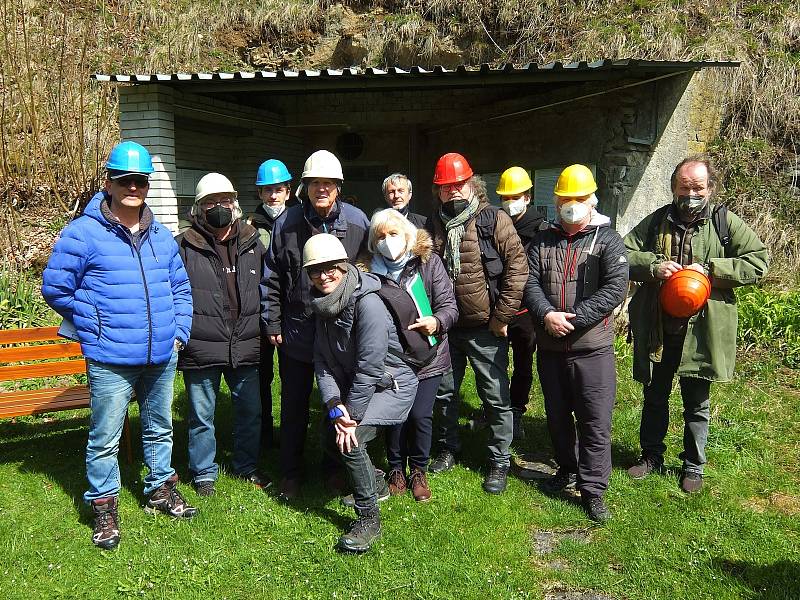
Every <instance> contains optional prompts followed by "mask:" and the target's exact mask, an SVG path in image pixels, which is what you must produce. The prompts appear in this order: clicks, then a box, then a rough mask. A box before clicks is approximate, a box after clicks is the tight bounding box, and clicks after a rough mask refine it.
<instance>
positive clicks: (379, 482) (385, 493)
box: [339, 469, 391, 508]
mask: <svg viewBox="0 0 800 600" xmlns="http://www.w3.org/2000/svg"><path fill="white" fill-rule="evenodd" d="M378 473H383V471H379V470H377V469H376V470H375V487H376V488H378V489H377V490H376V491H377V493H378V502H385V501H386V500H388V499H389V497H390V496H391V492H390V491H389V486H388V485H387V483H386V480H385V479H384V478H383V476H382V475H381V476H379V475H378ZM339 502H341V503H342V505H344V506H347V507H348V508H355V507H356V499H355V498H354V497H353V494H348V495H347V496H342V498H341V499H340V500H339Z"/></svg>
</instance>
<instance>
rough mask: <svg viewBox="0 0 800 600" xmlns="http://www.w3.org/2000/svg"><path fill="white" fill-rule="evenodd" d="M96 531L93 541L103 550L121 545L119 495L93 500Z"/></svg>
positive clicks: (93, 534) (93, 533)
mask: <svg viewBox="0 0 800 600" xmlns="http://www.w3.org/2000/svg"><path fill="white" fill-rule="evenodd" d="M92 512H93V513H94V531H93V532H92V543H93V544H94V545H95V546H97V547H98V548H102V549H103V550H113V549H114V548H116V547H117V546H118V545H119V515H118V514H117V497H116V496H111V497H110V498H98V499H97V500H92Z"/></svg>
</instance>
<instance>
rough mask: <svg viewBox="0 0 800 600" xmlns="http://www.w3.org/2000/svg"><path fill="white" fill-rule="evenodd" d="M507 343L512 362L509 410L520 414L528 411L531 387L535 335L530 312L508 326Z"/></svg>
mask: <svg viewBox="0 0 800 600" xmlns="http://www.w3.org/2000/svg"><path fill="white" fill-rule="evenodd" d="M508 341H509V343H510V344H511V355H512V358H513V361H514V372H513V374H512V375H511V410H512V411H513V412H515V413H519V414H522V413H524V412H525V411H526V410H527V409H528V400H529V398H530V395H531V386H532V385H533V353H534V352H535V351H536V333H535V332H534V330H533V318H532V317H531V313H530V312H525V313H522V314H521V315H518V316H517V318H516V319H514V322H513V323H511V325H509V326H508Z"/></svg>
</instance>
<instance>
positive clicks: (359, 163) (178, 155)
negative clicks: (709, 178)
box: [94, 60, 738, 234]
mask: <svg viewBox="0 0 800 600" xmlns="http://www.w3.org/2000/svg"><path fill="white" fill-rule="evenodd" d="M736 66H738V63H735V62H681V61H646V60H600V61H597V62H593V63H586V62H579V63H569V64H561V63H550V64H547V65H536V64H530V65H527V66H524V67H514V66H513V65H506V66H505V67H501V68H492V67H489V66H488V65H483V66H481V67H476V68H469V67H459V68H457V69H454V70H448V69H444V68H441V67H436V68H434V69H433V70H425V69H422V68H419V67H414V68H411V69H409V70H403V69H399V68H389V69H386V70H382V69H376V68H368V69H360V68H350V69H343V70H332V69H326V70H322V71H310V70H305V71H277V72H271V71H259V72H239V73H213V74H211V73H193V74H182V73H176V74H152V75H101V74H98V75H95V76H94V78H95V79H96V80H98V81H101V82H116V83H119V84H121V85H120V86H119V125H120V135H121V138H122V139H124V140H125V139H130V140H136V141H138V142H140V143H142V144H143V145H144V146H145V147H147V148H148V149H149V150H150V151H151V153H152V154H153V158H154V164H155V166H156V173H155V174H154V176H153V178H152V184H151V190H150V194H149V196H148V203H149V204H150V206H151V207H152V208H153V210H154V212H155V213H156V215H157V216H158V218H159V219H160V220H161V221H162V222H163V223H164V224H165V225H167V226H169V227H170V228H171V229H172V230H173V231H175V232H177V231H178V229H179V227H181V225H182V224H185V218H186V217H185V215H186V213H187V211H188V208H189V206H191V203H192V201H193V199H194V188H195V185H196V183H197V181H198V180H199V179H200V177H202V176H203V175H204V174H205V173H207V172H209V171H219V172H221V173H223V174H225V175H227V176H228V177H229V178H230V179H231V180H232V181H233V182H234V185H235V186H236V189H237V190H239V199H240V202H241V204H242V208H243V209H244V210H245V212H246V213H248V212H250V211H251V210H253V209H254V208H255V206H256V205H257V203H258V200H257V198H256V193H255V184H254V182H255V174H256V169H257V168H258V165H259V164H260V163H261V162H262V161H263V160H265V159H267V158H279V159H281V160H282V161H284V162H285V163H286V164H287V166H288V167H289V170H290V172H291V173H292V175H293V176H294V177H295V181H294V183H295V184H296V183H297V182H298V181H299V175H300V173H301V171H302V165H303V162H304V160H305V158H306V157H307V156H308V155H309V154H310V153H311V152H313V151H314V150H317V149H320V148H324V149H328V150H330V151H332V152H334V153H335V154H336V155H337V156H338V157H339V158H340V159H341V161H342V164H343V167H344V175H345V182H344V186H343V197H344V198H345V199H347V200H348V201H351V202H353V203H355V204H356V205H357V206H359V207H360V208H362V209H363V210H364V211H365V212H366V213H367V214H368V215H369V214H371V213H372V211H373V210H375V209H376V208H379V207H383V206H384V204H383V200H382V197H381V190H380V184H381V182H382V180H383V178H384V177H385V176H386V175H388V174H390V173H393V172H395V171H401V172H404V173H406V174H408V175H409V176H410V177H411V179H412V181H413V184H414V199H413V207H414V210H415V211H416V212H421V213H423V214H428V213H429V212H430V210H431V208H432V206H433V204H432V201H431V200H432V199H431V188H430V183H431V178H432V175H433V167H434V164H435V162H436V160H437V158H438V157H439V156H440V155H442V154H444V153H445V152H453V151H455V152H460V153H462V154H463V155H464V156H466V157H467V159H468V160H469V161H470V164H471V165H472V167H473V169H474V170H475V171H476V173H479V174H481V175H483V176H484V177H485V178H486V180H487V184H488V186H487V187H488V188H489V192H490V196H491V197H493V198H495V194H494V187H495V184H496V182H497V179H498V178H499V175H500V173H501V172H502V171H503V170H505V169H506V168H507V167H509V166H512V165H519V166H522V167H524V168H526V169H528V170H529V171H530V173H531V176H532V179H533V180H534V182H535V184H534V204H536V205H538V206H539V207H540V210H542V211H545V212H546V211H550V213H551V214H552V190H553V186H554V183H555V179H556V177H557V176H558V173H559V172H560V171H561V169H563V168H564V167H565V166H567V165H569V164H572V163H576V162H579V163H583V164H586V165H588V166H590V167H591V168H592V169H593V170H594V172H595V175H596V178H597V181H598V185H599V190H598V192H597V196H598V198H599V199H600V205H599V209H600V211H601V212H603V213H604V214H607V215H609V216H610V217H611V219H612V221H613V222H614V224H615V226H616V228H617V229H618V230H619V231H620V232H621V233H623V234H624V233H625V232H627V231H628V230H630V229H631V228H632V227H633V226H634V225H635V224H636V223H637V222H638V221H639V220H640V219H641V218H642V217H643V216H644V215H645V214H647V213H648V212H650V211H651V210H653V209H654V208H656V207H657V206H660V205H662V204H665V203H667V202H669V200H670V192H669V187H668V178H669V175H670V173H671V171H672V168H673V166H674V165H675V164H676V163H677V162H678V161H679V160H680V159H682V158H683V157H684V156H686V155H687V154H688V153H693V152H697V151H702V150H704V149H705V144H706V142H707V141H710V137H711V136H713V134H714V132H715V131H716V129H717V127H718V124H719V109H718V107H715V105H714V103H713V102H709V101H708V100H709V98H708V87H707V86H704V85H703V77H704V70H705V69H709V68H730V67H736ZM182 221H184V223H182Z"/></svg>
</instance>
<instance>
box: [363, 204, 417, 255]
mask: <svg viewBox="0 0 800 600" xmlns="http://www.w3.org/2000/svg"><path fill="white" fill-rule="evenodd" d="M390 225H397V226H398V227H399V228H400V231H402V232H403V234H404V235H405V237H406V248H405V251H406V252H408V251H409V250H410V249H411V247H412V246H413V245H414V242H416V240H417V228H416V227H414V225H412V223H411V221H409V220H408V219H406V218H405V217H404V216H403V215H402V214H401V213H399V212H398V211H396V210H395V209H393V208H384V209H383V210H379V211H376V212H375V214H373V215H372V219H371V220H370V222H369V239H368V241H367V249H368V250H369V251H370V252H371V253H372V254H375V252H377V251H378V249H377V246H378V233H379V232H380V231H382V230H383V229H385V228H387V227H389V226H390Z"/></svg>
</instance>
